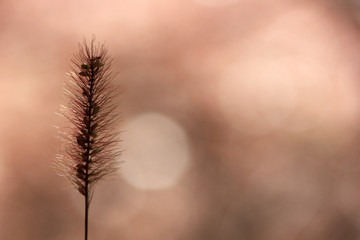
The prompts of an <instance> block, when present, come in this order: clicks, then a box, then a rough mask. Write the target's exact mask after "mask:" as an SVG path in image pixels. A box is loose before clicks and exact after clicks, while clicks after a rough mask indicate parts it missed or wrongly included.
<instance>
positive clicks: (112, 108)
mask: <svg viewBox="0 0 360 240" xmlns="http://www.w3.org/2000/svg"><path fill="white" fill-rule="evenodd" d="M110 66H111V59H110V58H109V57H108V54H107V49H106V47H105V46H104V45H99V44H95V39H94V38H93V40H92V41H91V43H90V44H88V43H86V41H84V43H83V44H82V45H80V47H79V51H78V52H77V53H76V54H75V55H74V57H73V59H72V71H71V72H70V73H69V78H68V80H67V81H66V82H65V89H64V91H65V98H66V102H67V103H66V104H67V105H66V106H62V107H61V115H63V116H65V117H66V118H67V119H68V121H69V123H70V126H69V127H67V128H63V129H61V130H60V132H61V136H62V140H63V143H64V147H63V149H62V152H61V154H59V155H58V157H57V161H56V163H57V164H56V165H57V169H58V170H59V173H60V174H61V175H62V176H65V177H66V178H67V179H69V180H70V183H71V184H72V185H73V186H74V187H75V188H76V189H77V190H78V191H79V192H80V193H81V194H82V195H83V196H84V198H85V240H87V238H88V237H87V236H88V216H89V214H88V213H89V205H90V202H91V199H92V196H93V193H94V185H95V184H96V183H97V182H98V181H99V180H102V179H103V178H105V177H107V176H109V175H110V174H112V173H114V172H115V171H116V170H117V167H118V163H119V161H118V159H119V157H120V153H121V152H120V150H119V132H118V131H117V127H116V124H117V123H118V120H119V114H118V111H117V104H116V102H117V101H115V99H116V98H117V95H118V91H117V90H118V88H117V87H115V86H114V81H113V79H114V74H113V73H112V72H111V71H110Z"/></svg>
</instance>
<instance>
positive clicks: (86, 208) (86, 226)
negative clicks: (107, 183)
mask: <svg viewBox="0 0 360 240" xmlns="http://www.w3.org/2000/svg"><path fill="white" fill-rule="evenodd" d="M86 189H87V188H86ZM88 195H89V194H88V193H86V196H85V240H87V239H88V218H89V201H88Z"/></svg>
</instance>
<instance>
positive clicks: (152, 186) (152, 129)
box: [121, 112, 190, 190]
mask: <svg viewBox="0 0 360 240" xmlns="http://www.w3.org/2000/svg"><path fill="white" fill-rule="evenodd" d="M124 129H125V131H126V132H125V133H124V134H123V139H124V146H123V148H124V150H125V152H124V155H123V157H122V159H123V160H124V161H125V163H124V164H123V166H122V169H121V171H122V175H123V178H124V179H125V181H126V182H127V183H129V184H130V185H132V186H133V187H135V188H137V189H141V190H156V189H166V188H170V187H172V186H173V185H175V184H176V183H177V182H178V181H179V180H180V179H181V176H182V175H183V174H184V173H185V170H186V169H187V168H188V165H189V162H190V153H189V144H188V140H187V137H186V134H185V131H184V129H183V128H182V127H181V126H180V125H179V124H177V123H176V122H174V121H173V120H172V119H170V118H169V117H167V116H165V115H162V114H158V113H155V112H150V113H145V114H141V115H139V116H137V117H135V118H134V119H132V120H130V121H129V122H128V123H127V124H126V125H125V127H124Z"/></svg>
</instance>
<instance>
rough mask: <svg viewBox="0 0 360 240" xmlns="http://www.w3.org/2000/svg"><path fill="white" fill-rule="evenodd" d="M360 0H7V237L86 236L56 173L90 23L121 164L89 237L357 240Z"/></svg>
mask: <svg viewBox="0 0 360 240" xmlns="http://www.w3.org/2000/svg"><path fill="white" fill-rule="evenodd" d="M359 19H360V1H358V0H337V1H335V0H333V1H330V0H328V1H325V0H324V1H321V0H309V1H306V0H271V1H269V0H152V1H150V0H131V1H130V0H122V1H115V0H114V1H90V0H88V1H70V0H61V1H60V0H59V1H47V0H20V1H9V0H8V1H6V0H5V1H4V0H3V1H0V239H1V240H49V239H51V240H74V239H82V238H83V206H82V204H83V199H82V198H81V196H80V195H79V194H78V193H77V192H76V191H73V190H71V189H68V188H67V184H66V181H65V180H64V179H62V178H60V177H58V176H57V175H56V174H55V172H54V171H53V170H52V169H51V164H52V159H53V157H54V155H55V154H56V153H58V144H59V143H58V141H57V139H56V138H55V136H56V130H55V128H54V127H53V126H54V125H62V124H63V123H64V121H63V119H61V118H60V117H58V116H57V115H55V112H56V111H57V110H58V108H59V104H62V103H64V101H63V99H62V81H63V80H64V79H65V72H66V71H67V70H68V69H69V59H70V58H71V56H72V54H73V53H74V52H75V51H76V50H77V44H78V43H79V42H82V40H83V38H87V39H90V38H91V36H92V34H95V35H96V37H97V39H98V40H99V41H100V42H106V44H107V46H108V48H109V52H110V54H111V55H112V57H113V58H114V65H113V70H114V71H115V72H118V73H119V75H118V78H117V79H118V81H119V82H120V83H121V84H122V86H123V90H124V94H123V96H122V99H123V100H122V102H120V103H119V104H121V107H122V109H123V118H124V120H123V122H121V123H119V128H120V129H121V130H123V131H126V132H125V133H124V143H123V145H122V146H119V147H121V148H123V149H125V150H126V151H125V154H124V156H123V158H122V160H123V161H124V163H123V165H122V166H123V167H122V170H121V171H120V172H119V176H116V177H115V179H113V180H111V181H108V182H104V183H102V184H100V185H99V186H98V187H97V191H96V193H95V196H94V200H93V203H92V205H91V209H90V211H91V212H90V239H93V240H95V239H99V240H100V239H101V240H117V239H119V240H163V239H164V240H202V239H204V240H205V239H206V240H241V239H244V240H252V239H254V240H293V239H298V240H310V239H311V240H322V239H324V240H356V239H360V139H359V133H360V92H359V90H360V83H359V80H360V35H359V32H360V31H359V25H358V21H359Z"/></svg>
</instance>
